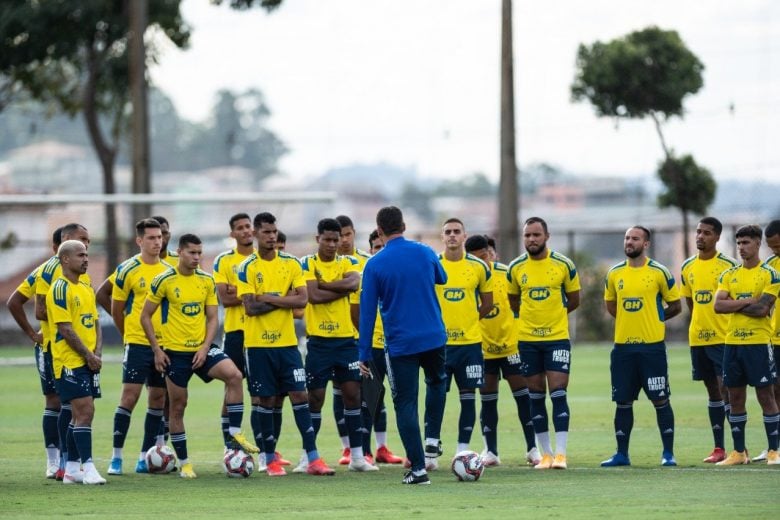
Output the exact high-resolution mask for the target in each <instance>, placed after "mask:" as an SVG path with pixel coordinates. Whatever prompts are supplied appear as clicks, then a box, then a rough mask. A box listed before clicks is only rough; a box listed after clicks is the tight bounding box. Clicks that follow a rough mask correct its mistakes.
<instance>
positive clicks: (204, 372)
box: [165, 345, 230, 388]
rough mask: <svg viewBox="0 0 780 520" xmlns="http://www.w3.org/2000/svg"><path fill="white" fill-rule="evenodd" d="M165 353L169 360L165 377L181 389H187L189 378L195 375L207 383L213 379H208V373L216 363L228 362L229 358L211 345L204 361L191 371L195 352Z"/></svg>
mask: <svg viewBox="0 0 780 520" xmlns="http://www.w3.org/2000/svg"><path fill="white" fill-rule="evenodd" d="M165 353H166V354H167V355H168V359H170V361H171V362H170V363H169V364H168V367H167V368H166V369H165V377H167V378H168V379H170V381H171V383H173V384H175V385H176V386H180V387H182V388H187V384H188V383H189V382H190V378H191V377H192V375H193V374H196V375H197V376H198V377H199V378H201V380H202V381H203V382H204V383H209V382H211V380H212V379H213V378H212V377H209V371H210V370H211V369H212V368H214V367H215V366H216V365H217V363H221V362H222V361H229V360H230V358H229V357H227V356H226V355H225V353H224V352H222V349H221V348H219V347H218V346H216V345H211V347H210V348H209V352H208V354H207V355H206V361H204V362H203V365H202V366H201V367H200V368H198V369H197V370H193V369H192V358H194V357H195V352H180V351H178V350H166V351H165Z"/></svg>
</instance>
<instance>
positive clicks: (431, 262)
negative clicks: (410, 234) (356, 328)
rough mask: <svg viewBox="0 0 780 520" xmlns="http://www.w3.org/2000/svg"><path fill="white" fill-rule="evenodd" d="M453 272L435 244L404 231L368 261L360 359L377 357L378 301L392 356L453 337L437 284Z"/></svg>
mask: <svg viewBox="0 0 780 520" xmlns="http://www.w3.org/2000/svg"><path fill="white" fill-rule="evenodd" d="M446 282H447V274H446V273H445V272H444V268H442V266H441V264H440V263H439V259H438V258H437V256H436V253H434V252H433V249H431V248H430V247H428V246H426V245H424V244H420V243H419V242H412V241H410V240H406V239H405V238H404V237H402V236H399V237H397V238H394V239H392V240H389V241H388V242H387V243H386V244H385V247H384V248H383V249H382V250H381V251H379V252H378V253H377V254H376V255H374V256H372V257H371V258H369V259H368V262H366V266H365V268H364V269H363V288H362V292H361V294H360V340H359V346H360V360H361V361H368V360H370V359H371V341H372V338H373V332H374V323H375V321H376V312H377V306H378V307H379V313H380V314H381V316H382V324H383V325H384V332H385V349H386V351H387V353H388V354H389V355H390V357H395V356H405V355H409V354H417V353H419V352H425V351H426V350H432V349H434V348H439V347H441V346H442V345H444V344H445V343H446V342H447V334H446V332H445V329H444V322H443V321H442V318H441V308H440V307H439V300H438V299H437V298H436V290H435V288H434V285H436V284H440V285H441V284H444V283H446Z"/></svg>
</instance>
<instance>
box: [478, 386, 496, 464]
mask: <svg viewBox="0 0 780 520" xmlns="http://www.w3.org/2000/svg"><path fill="white" fill-rule="evenodd" d="M481 396H482V409H481V411H480V414H479V420H480V424H481V426H482V435H483V436H484V437H485V444H487V449H488V451H490V452H492V453H493V454H494V455H498V392H481Z"/></svg>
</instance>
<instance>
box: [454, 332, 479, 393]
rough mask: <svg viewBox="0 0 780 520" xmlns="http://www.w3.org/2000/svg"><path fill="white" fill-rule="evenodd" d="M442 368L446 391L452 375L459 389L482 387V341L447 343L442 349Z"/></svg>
mask: <svg viewBox="0 0 780 520" xmlns="http://www.w3.org/2000/svg"><path fill="white" fill-rule="evenodd" d="M444 369H445V371H446V373H447V391H448V392H449V391H450V386H452V378H453V376H454V377H455V384H457V385H458V389H459V390H471V389H476V388H482V385H483V384H484V375H483V374H484V371H485V360H484V358H483V357H482V343H474V344H473V345H447V346H446V348H445V351H444Z"/></svg>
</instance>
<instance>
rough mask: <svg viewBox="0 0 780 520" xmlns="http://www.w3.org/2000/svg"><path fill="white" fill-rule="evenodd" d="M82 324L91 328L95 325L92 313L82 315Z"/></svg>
mask: <svg viewBox="0 0 780 520" xmlns="http://www.w3.org/2000/svg"><path fill="white" fill-rule="evenodd" d="M81 326H82V327H84V328H87V329H91V328H92V327H94V326H95V317H94V316H92V314H91V313H90V314H82V315H81Z"/></svg>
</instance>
